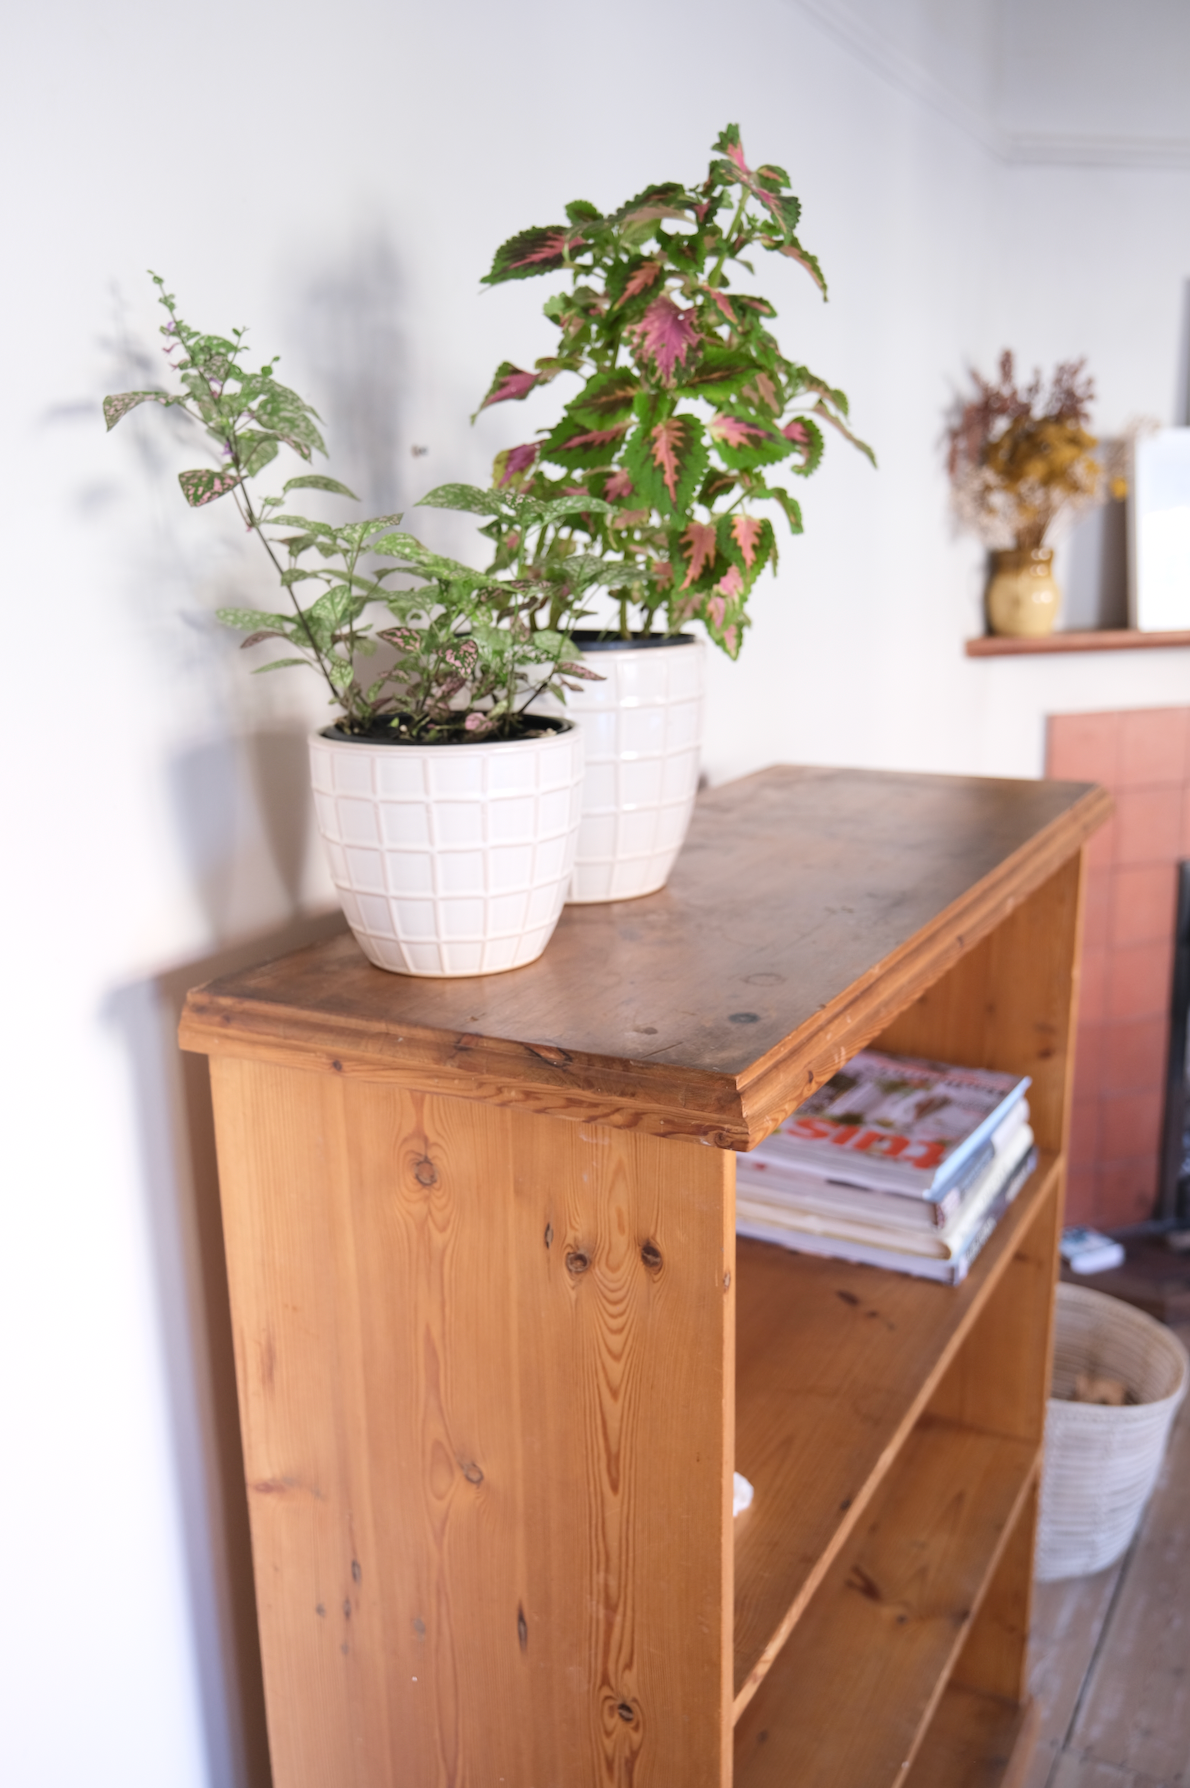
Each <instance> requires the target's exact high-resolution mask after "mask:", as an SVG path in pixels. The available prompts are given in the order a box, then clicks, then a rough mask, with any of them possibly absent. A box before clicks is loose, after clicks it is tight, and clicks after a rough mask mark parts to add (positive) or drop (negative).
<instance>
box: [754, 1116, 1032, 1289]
mask: <svg viewBox="0 0 1190 1788" xmlns="http://www.w3.org/2000/svg"><path fill="white" fill-rule="evenodd" d="M1032 1147H1033V1132H1032V1130H1031V1129H1030V1128H1029V1126H1028V1125H1027V1124H1025V1125H1022V1126H1021V1127H1020V1128H1019V1129H1018V1130H1017V1132H1016V1135H1015V1138H1014V1140H1013V1144H1012V1146H1011V1147H1010V1148H1008V1149H1006V1150H1005V1151H1004V1153H1003V1154H1000V1155H994V1156H993V1157H992V1159H991V1161H989V1163H988V1165H987V1167H986V1168H985V1169H984V1171H983V1173H982V1174H981V1175H980V1177H979V1181H978V1183H977V1185H976V1186H975V1187H974V1188H973V1191H972V1196H971V1197H970V1198H969V1199H968V1200H967V1201H966V1202H965V1203H964V1204H963V1205H962V1206H961V1207H960V1209H959V1210H958V1211H957V1212H956V1213H955V1215H954V1217H953V1218H952V1219H951V1221H950V1222H949V1223H947V1224H944V1225H943V1227H942V1228H941V1229H933V1228H929V1229H906V1228H904V1227H903V1226H902V1225H899V1224H888V1223H882V1222H881V1221H880V1220H879V1217H878V1216H876V1217H870V1218H868V1219H867V1220H866V1221H865V1220H864V1219H863V1218H859V1217H854V1216H852V1215H851V1214H850V1213H843V1212H838V1211H835V1212H831V1213H823V1212H821V1211H816V1210H805V1209H801V1208H798V1207H796V1206H793V1205H790V1204H787V1203H786V1202H785V1200H784V1199H781V1198H770V1197H768V1196H761V1195H757V1194H756V1193H754V1192H752V1191H746V1192H744V1193H743V1194H742V1195H741V1193H740V1190H739V1186H738V1183H737V1187H736V1217H737V1221H738V1219H739V1218H741V1217H742V1218H743V1219H744V1220H745V1221H747V1222H764V1223H772V1224H775V1225H776V1226H777V1227H778V1228H781V1229H788V1230H794V1231H798V1232H801V1233H805V1234H808V1235H820V1236H838V1237H842V1238H844V1239H846V1240H850V1241H854V1242H865V1243H868V1244H870V1245H871V1246H872V1247H875V1248H895V1249H897V1250H899V1251H900V1252H902V1253H906V1254H920V1255H924V1256H927V1257H932V1258H934V1259H937V1260H953V1259H954V1258H955V1257H956V1256H957V1255H959V1254H961V1253H962V1252H963V1250H964V1249H965V1247H966V1245H967V1242H968V1240H969V1238H970V1236H971V1234H972V1233H973V1231H974V1230H975V1229H977V1228H978V1226H979V1224H980V1222H981V1221H982V1220H983V1218H984V1216H985V1215H986V1214H987V1212H988V1210H989V1209H990V1208H991V1206H992V1205H993V1204H994V1203H995V1201H996V1199H997V1198H998V1197H999V1195H1000V1193H1001V1191H1002V1190H1003V1188H1004V1187H1005V1186H1006V1185H1007V1184H1008V1182H1009V1180H1010V1179H1011V1178H1012V1177H1013V1175H1014V1174H1015V1173H1016V1170H1017V1168H1018V1167H1019V1166H1020V1164H1021V1162H1022V1161H1023V1160H1024V1158H1025V1156H1026V1155H1028V1154H1029V1152H1030V1150H1031V1149H1032Z"/></svg>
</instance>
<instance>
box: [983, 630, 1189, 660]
mask: <svg viewBox="0 0 1190 1788" xmlns="http://www.w3.org/2000/svg"><path fill="white" fill-rule="evenodd" d="M1159 646H1190V633H1143V632H1142V631H1141V630H1140V628H1139V627H1092V628H1087V629H1076V628H1071V629H1070V630H1069V631H1068V632H1066V633H1046V634H1043V635H1042V636H1041V637H1040V638H1039V639H1013V638H1010V637H1009V636H1008V635H1007V634H994V633H989V634H984V635H983V636H982V637H981V638H979V639H969V640H968V641H967V646H966V651H967V656H968V658H1018V657H1022V656H1025V657H1027V656H1030V655H1033V654H1036V653H1038V652H1136V651H1143V650H1144V649H1146V648H1152V647H1159Z"/></svg>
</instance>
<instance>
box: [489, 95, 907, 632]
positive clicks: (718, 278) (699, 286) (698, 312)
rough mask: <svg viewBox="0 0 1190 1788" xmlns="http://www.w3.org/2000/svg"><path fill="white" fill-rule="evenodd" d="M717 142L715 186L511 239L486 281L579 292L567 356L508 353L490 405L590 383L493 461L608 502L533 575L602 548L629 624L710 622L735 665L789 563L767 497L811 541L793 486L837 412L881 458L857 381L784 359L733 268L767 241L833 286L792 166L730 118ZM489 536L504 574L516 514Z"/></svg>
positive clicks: (561, 321) (557, 299) (554, 305)
mask: <svg viewBox="0 0 1190 1788" xmlns="http://www.w3.org/2000/svg"><path fill="white" fill-rule="evenodd" d="M715 150H716V154H715V157H714V159H713V160H712V162H711V164H710V168H709V171H708V173H707V177H706V179H705V180H704V181H703V182H702V184H701V185H700V186H697V187H692V188H687V187H684V186H681V185H678V184H677V183H675V182H672V181H670V182H666V183H664V184H662V185H659V186H649V187H646V188H645V190H644V191H643V192H641V193H638V194H637V195H636V197H635V198H633V199H629V200H628V202H627V203H626V204H624V205H621V206H620V207H619V208H618V209H617V210H615V211H612V212H609V213H607V214H606V215H605V214H604V213H602V212H601V211H599V210H598V208H597V207H596V206H594V205H591V204H588V203H587V202H586V201H584V200H576V201H575V202H574V203H573V204H570V205H568V206H567V207H566V219H567V221H566V222H565V223H559V224H550V225H547V226H545V227H542V228H534V229H529V230H522V231H520V232H519V233H518V234H517V235H515V236H513V237H512V238H511V239H510V240H509V241H507V242H506V243H504V245H503V247H502V248H500V249H499V250H498V251H497V253H496V257H495V260H494V261H493V263H492V268H491V271H490V272H489V273H488V274H487V275H486V276H485V282H484V283H485V284H487V285H500V284H502V283H504V282H505V281H508V280H515V279H531V278H537V277H539V276H541V275H543V274H548V273H560V274H562V275H563V276H564V277H565V278H566V279H567V280H568V282H569V283H568V287H567V289H564V290H563V291H560V292H557V293H555V294H554V296H552V297H551V298H550V299H549V300H548V301H547V302H546V304H545V307H544V309H545V314H546V316H547V317H548V319H549V320H550V322H552V323H553V324H554V325H555V326H556V327H557V330H558V337H559V339H558V342H557V346H556V348H555V350H554V352H553V353H552V354H549V355H546V356H544V357H543V358H542V359H540V360H537V361H535V362H534V366H533V369H532V370H531V371H529V370H526V369H524V368H521V367H518V366H515V365H513V364H512V363H511V362H510V361H504V362H503V363H502V364H501V365H500V366H499V367H498V368H497V371H496V375H495V378H494V379H493V380H492V384H491V386H490V388H489V390H488V392H487V395H486V396H485V397H484V400H483V402H482V404H481V405H480V410H484V409H487V408H489V407H490V406H491V405H493V404H498V403H507V402H509V401H513V400H517V399H523V398H526V397H527V396H528V395H529V393H530V392H531V391H534V390H536V389H537V388H538V387H539V386H542V385H546V384H548V383H550V381H552V380H553V379H556V378H558V377H559V376H560V375H561V374H563V373H573V374H577V375H578V377H579V378H580V379H581V380H582V385H581V388H580V389H579V390H578V392H577V393H575V395H574V396H573V397H571V398H570V400H569V401H568V402H567V403H566V405H565V407H564V409H563V411H562V415H561V418H560V419H559V421H558V422H557V423H556V425H555V426H554V427H552V428H551V429H548V430H542V431H541V434H542V435H543V436H544V438H543V439H538V440H535V441H530V442H525V443H523V444H521V445H519V446H515V447H511V448H508V449H505V451H503V452H502V453H500V454H498V455H497V457H496V462H495V467H494V484H495V486H496V488H497V489H498V490H500V491H501V492H505V491H509V490H511V491H520V492H523V493H525V494H527V495H533V496H535V497H538V498H540V499H543V500H548V499H551V498H552V499H555V500H556V499H557V498H559V497H562V496H569V495H573V494H577V493H580V492H585V493H586V494H587V495H589V496H590V497H591V498H593V499H598V500H599V504H600V505H605V506H606V507H603V506H594V505H593V506H592V508H591V509H589V510H588V511H586V512H585V513H584V514H582V515H581V516H577V517H576V516H573V515H570V516H567V517H565V518H562V519H560V520H559V521H558V522H557V523H555V524H553V525H551V527H550V528H549V529H547V530H546V538H545V539H544V540H543V541H541V542H539V543H538V548H537V558H536V560H535V564H536V566H537V567H538V568H539V569H540V568H542V567H544V566H546V565H547V564H548V563H549V562H550V560H551V559H555V558H557V557H561V556H564V555H565V554H566V553H567V552H570V551H575V550H585V551H586V552H587V553H593V554H595V555H597V556H599V557H600V558H602V559H603V560H604V562H605V572H604V576H603V578H602V580H601V581H602V582H603V583H604V584H605V585H607V586H608V587H612V588H619V590H620V592H621V594H620V628H621V631H622V632H623V633H625V634H627V633H628V631H629V612H630V610H631V609H632V608H635V609H636V610H637V611H638V614H639V617H640V619H641V622H642V624H643V630H644V631H645V632H650V631H652V630H653V628H654V626H655V625H656V623H657V622H658V620H659V619H662V620H663V621H664V625H665V628H666V630H668V631H674V630H676V629H677V628H679V627H680V626H681V625H682V624H683V622H685V621H688V620H690V619H693V618H697V619H699V620H701V621H702V622H703V624H704V625H705V627H706V629H707V631H708V633H709V634H710V636H711V638H712V639H713V640H715V642H716V643H717V644H718V645H720V646H721V647H722V648H723V649H724V650H725V651H726V652H727V653H728V654H729V655H730V656H731V657H732V658H734V657H736V656H737V654H738V652H739V649H740V644H741V642H742V639H743V633H744V629H745V628H746V627H747V625H748V616H747V601H748V596H749V593H750V592H751V590H752V587H753V585H754V584H755V582H756V579H757V578H758V577H759V575H760V573H761V571H762V570H763V569H764V567H765V566H766V565H770V566H772V567H773V568H774V569H775V568H776V563H777V542H776V536H775V533H774V529H773V524H772V521H771V520H770V519H769V518H768V517H767V516H763V517H762V516H760V515H757V514H755V513H754V510H755V508H756V506H757V505H760V504H768V505H773V506H775V508H776V509H777V510H778V511H780V512H781V513H782V514H783V515H784V517H785V521H786V523H787V525H788V527H789V529H790V531H791V532H792V533H794V534H799V533H801V531H802V516H801V508H800V506H799V504H798V502H797V499H796V497H795V496H794V495H793V494H792V493H791V491H790V490H789V489H788V487H787V485H786V484H785V482H784V479H785V478H786V477H788V476H790V475H792V476H793V477H796V478H807V477H809V476H810V474H811V473H812V472H814V471H815V470H816V469H817V467H818V464H819V461H820V460H821V458H822V452H823V431H822V424H823V423H827V424H829V425H830V426H831V427H832V428H834V429H837V430H838V431H839V432H840V433H841V434H842V435H844V436H845V437H846V439H847V440H849V441H851V442H852V443H853V444H854V445H855V446H856V447H858V448H859V449H860V451H861V452H863V453H865V454H867V456H868V458H869V459H872V461H873V464H875V460H874V457H873V455H872V451H871V449H870V448H869V447H867V446H865V445H864V443H863V442H862V441H859V440H857V439H856V437H855V436H854V435H853V434H852V433H851V431H850V429H849V427H848V424H847V417H848V404H847V399H846V397H845V396H844V394H843V392H842V391H840V390H838V389H837V388H836V387H834V386H832V385H829V384H827V382H826V381H825V380H824V379H821V378H819V377H818V376H817V374H815V373H812V372H811V371H810V370H809V368H808V367H805V366H802V365H800V364H798V363H797V362H796V361H793V360H790V359H788V358H787V357H786V356H785V355H784V354H783V353H782V351H781V349H780V347H779V346H778V344H777V341H776V339H775V337H774V336H773V334H772V333H771V331H770V328H769V324H770V322H771V321H772V319H773V318H774V317H775V316H776V314H777V313H776V310H775V307H774V306H773V305H772V304H771V303H770V302H769V301H768V299H767V298H762V297H759V296H757V295H756V294H754V293H752V292H750V291H736V290H734V289H732V286H731V281H730V280H729V278H728V275H727V269H728V268H729V267H731V266H741V267H743V268H745V269H746V270H747V271H748V272H749V273H751V272H752V271H753V269H752V267H751V264H750V262H748V261H747V260H746V259H745V258H744V257H745V255H746V253H747V251H748V250H749V249H751V248H755V247H760V248H763V249H765V250H767V251H769V252H771V253H773V254H779V255H784V256H786V257H788V258H789V259H790V260H792V261H795V262H796V263H797V265H798V266H800V267H802V268H804V269H805V271H806V272H807V273H808V275H809V276H810V278H811V279H813V281H814V282H815V284H816V285H817V286H818V287H819V289H820V291H821V292H822V295H823V297H824V298H825V297H826V282H825V280H824V279H823V276H822V270H821V268H820V267H819V265H818V262H817V260H816V259H815V258H814V256H813V255H812V254H810V253H808V252H807V251H806V250H805V249H804V248H803V247H802V245H801V243H800V242H799V240H798V238H797V235H796V229H797V224H798V219H799V215H800V210H801V207H800V204H799V202H798V200H797V199H796V198H794V196H793V194H792V193H791V192H790V191H789V177H788V175H787V174H786V173H785V171H784V170H783V169H782V168H778V167H773V166H771V165H769V164H766V165H764V166H762V167H759V168H755V169H754V168H751V167H750V166H749V165H748V162H747V160H746V159H745V156H744V150H743V146H742V144H741V142H740V133H739V129H738V127H737V126H736V125H734V124H732V125H729V126H728V127H727V129H726V130H725V131H723V132H722V134H721V135H720V136H719V138H718V140H717V142H716V144H715ZM476 413H477V414H478V413H479V412H478V411H477V412H476ZM483 531H484V532H486V533H488V534H489V535H490V536H491V537H492V538H493V539H494V541H495V543H496V549H497V550H496V557H495V560H494V563H493V570H496V571H499V570H502V569H503V568H504V567H505V566H507V565H510V564H511V563H512V558H513V555H514V554H517V553H519V552H521V551H522V549H523V541H522V539H521V537H520V534H519V530H518V528H517V526H516V524H515V523H513V524H511V525H507V526H506V525H504V524H503V523H500V522H497V521H495V520H493V522H492V523H489V524H488V526H487V527H486V528H485V529H484V530H483Z"/></svg>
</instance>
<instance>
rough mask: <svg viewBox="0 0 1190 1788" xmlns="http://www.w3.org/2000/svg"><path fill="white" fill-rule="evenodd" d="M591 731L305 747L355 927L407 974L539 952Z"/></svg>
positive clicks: (570, 835)
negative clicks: (457, 741) (436, 742)
mask: <svg viewBox="0 0 1190 1788" xmlns="http://www.w3.org/2000/svg"><path fill="white" fill-rule="evenodd" d="M583 745H584V740H583V734H582V731H581V729H580V728H579V727H577V726H574V725H569V726H567V727H566V728H565V729H564V730H563V731H561V732H558V733H552V734H547V735H546V736H545V737H543V738H540V739H515V740H510V741H492V742H486V741H477V742H476V743H475V744H473V745H383V744H381V745H377V744H372V743H370V742H367V741H363V740H350V741H348V740H342V739H334V738H327V737H326V736H325V734H323V733H315V734H313V735H312V737H311V739H310V768H311V774H312V777H313V783H314V806H315V810H316V812H317V815H318V827H319V831H320V832H321V833H322V841H323V845H324V847H325V850H326V855H327V862H328V864H329V865H330V872H331V879H332V880H333V881H334V884H335V887H336V888H337V889H338V892H339V899H340V900H341V901H342V903H343V911H344V913H345V914H346V916H347V923H348V924H349V925H350V926H351V929H352V931H353V932H354V933H355V936H356V940H357V942H358V943H359V946H360V948H361V949H362V950H363V952H364V954H365V955H366V956H367V957H368V959H369V961H371V962H374V963H375V964H376V966H377V967H378V968H383V969H390V970H392V971H393V972H394V973H396V974H399V975H436V976H447V975H493V974H498V973H500V972H501V971H503V970H504V969H513V968H520V967H521V966H522V965H523V964H524V963H526V962H532V961H533V960H534V959H535V958H536V957H538V956H540V955H541V952H542V951H543V950H544V949H545V946H546V944H547V943H548V942H549V939H550V935H551V933H552V932H553V929H554V927H555V925H556V924H557V923H558V917H559V915H560V913H561V911H562V904H563V901H564V900H565V898H566V889H567V885H568V883H569V881H570V876H571V872H572V869H573V867H574V852H575V844H576V841H577V836H578V826H579V819H580V816H581V803H582V782H583Z"/></svg>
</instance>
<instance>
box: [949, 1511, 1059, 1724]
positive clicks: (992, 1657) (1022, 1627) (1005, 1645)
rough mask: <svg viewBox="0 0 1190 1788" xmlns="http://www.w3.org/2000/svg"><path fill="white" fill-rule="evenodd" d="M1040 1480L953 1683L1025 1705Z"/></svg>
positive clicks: (1014, 1531) (1003, 1557)
mask: <svg viewBox="0 0 1190 1788" xmlns="http://www.w3.org/2000/svg"><path fill="white" fill-rule="evenodd" d="M1037 1502H1038V1479H1037V1478H1035V1479H1034V1481H1033V1483H1032V1485H1031V1487H1030V1490H1029V1494H1028V1495H1027V1496H1026V1497H1025V1499H1024V1501H1023V1503H1022V1505H1021V1507H1020V1509H1019V1511H1018V1513H1017V1515H1016V1517H1015V1519H1014V1521H1013V1525H1012V1528H1011V1530H1010V1531H1009V1533H1008V1536H1007V1538H1006V1540H1005V1542H1004V1547H1003V1550H1002V1551H1001V1553H1000V1558H999V1561H998V1563H997V1565H996V1569H995V1573H994V1575H993V1577H992V1580H991V1582H990V1583H989V1584H988V1586H987V1590H986V1591H985V1593H984V1597H983V1601H982V1602H981V1603H980V1608H979V1614H978V1616H977V1617H976V1619H975V1620H974V1621H973V1623H972V1625H971V1629H970V1631H969V1632H968V1634H967V1637H966V1639H965V1640H964V1642H963V1649H962V1651H961V1652H960V1654H959V1656H958V1659H957V1660H956V1662H955V1666H954V1669H953V1671H952V1672H951V1681H952V1682H954V1683H956V1684H958V1685H959V1686H960V1687H962V1688H965V1689H973V1690H975V1691H976V1692H977V1693H979V1694H983V1695H990V1696H992V1697H993V1699H995V1700H998V1701H1009V1702H1013V1703H1015V1704H1017V1705H1020V1704H1023V1703H1024V1702H1025V1701H1026V1700H1027V1698H1028V1693H1029V1685H1028V1675H1029V1668H1028V1651H1029V1616H1030V1611H1031V1608H1032V1588H1033V1549H1034V1543H1035V1540H1036V1537H1037Z"/></svg>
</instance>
